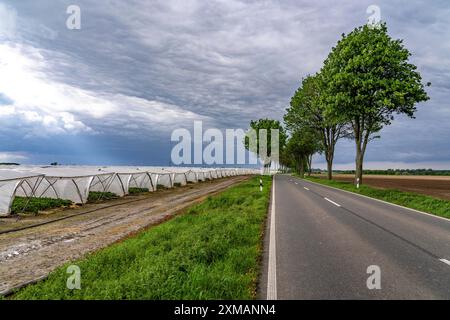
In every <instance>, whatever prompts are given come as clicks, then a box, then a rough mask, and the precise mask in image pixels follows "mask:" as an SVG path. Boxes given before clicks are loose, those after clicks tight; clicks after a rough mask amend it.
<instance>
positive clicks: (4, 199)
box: [0, 169, 44, 216]
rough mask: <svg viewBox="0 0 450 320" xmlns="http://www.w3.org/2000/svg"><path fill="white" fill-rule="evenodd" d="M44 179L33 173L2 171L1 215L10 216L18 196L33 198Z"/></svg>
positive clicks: (0, 191) (0, 184) (0, 172)
mask: <svg viewBox="0 0 450 320" xmlns="http://www.w3.org/2000/svg"><path fill="white" fill-rule="evenodd" d="M43 178H44V175H42V174H36V173H33V172H27V171H19V170H13V169H11V170H9V169H6V170H5V169H0V215H1V216H4V215H9V214H10V212H11V205H12V202H13V200H14V197H15V196H16V194H17V195H19V194H23V195H24V196H26V197H33V196H34V194H35V191H36V189H37V187H38V186H39V185H40V183H41V181H42V179H43ZM25 190H29V191H28V192H25Z"/></svg>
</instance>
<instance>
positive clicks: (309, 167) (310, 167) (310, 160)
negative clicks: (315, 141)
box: [308, 154, 313, 177]
mask: <svg viewBox="0 0 450 320" xmlns="http://www.w3.org/2000/svg"><path fill="white" fill-rule="evenodd" d="M312 157H313V155H312V154H310V155H309V156H308V177H310V176H311V173H312Z"/></svg>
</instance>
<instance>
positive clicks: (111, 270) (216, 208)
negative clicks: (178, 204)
mask: <svg viewBox="0 0 450 320" xmlns="http://www.w3.org/2000/svg"><path fill="white" fill-rule="evenodd" d="M261 178H262V179H263V181H264V190H263V192H260V191H259V179H260V177H255V178H253V179H251V180H249V181H246V182H243V183H241V184H239V185H238V186H235V187H232V188H230V189H228V190H226V191H224V192H223V193H221V194H219V195H216V196H212V197H209V198H208V199H207V200H206V201H204V202H203V203H201V204H199V205H196V206H193V207H191V208H190V209H189V210H188V212H187V213H185V214H183V215H180V216H178V217H176V218H173V219H172V220H170V221H168V222H165V223H163V224H161V225H158V226H155V227H153V228H151V229H149V230H147V231H145V232H143V233H141V234H139V235H138V236H136V237H134V238H131V239H128V240H125V241H123V242H121V243H118V244H115V245H113V246H110V247H108V248H105V249H103V250H100V251H98V252H96V253H95V254H92V255H90V256H88V257H87V258H85V259H82V260H78V261H75V262H71V263H69V264H67V265H65V266H62V267H60V268H58V269H57V270H56V271H54V272H52V273H51V274H50V275H49V277H48V278H47V280H45V281H42V282H39V283H37V284H35V285H30V286H28V287H25V288H24V289H22V290H19V291H18V292H17V293H16V294H15V295H14V296H13V297H12V298H13V299H252V298H255V292H256V284H257V279H258V274H259V260H260V258H261V253H262V238H261V235H262V231H263V226H264V222H265V219H266V214H267V210H268V202H269V201H268V200H269V195H270V186H271V177H266V176H264V177H261ZM71 264H76V265H78V266H79V267H80V269H81V290H69V289H67V288H66V281H67V277H68V274H67V273H66V268H67V266H68V265H71Z"/></svg>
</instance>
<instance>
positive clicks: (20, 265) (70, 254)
mask: <svg viewBox="0 0 450 320" xmlns="http://www.w3.org/2000/svg"><path fill="white" fill-rule="evenodd" d="M247 179H249V177H247V176H238V177H230V178H224V179H217V180H214V181H210V182H205V183H198V184H192V185H187V186H184V187H180V188H176V189H166V190H159V191H157V192H152V193H141V194H138V195H133V196H129V197H123V198H117V199H113V200H110V201H104V202H100V203H88V204H86V205H84V206H80V207H76V208H72V209H60V210H56V211H55V212H53V213H52V214H40V215H37V216H34V215H30V216H25V217H22V218H21V219H19V220H17V219H11V218H2V219H0V294H2V293H3V294H4V293H6V292H8V291H10V290H11V289H13V288H17V287H21V286H23V285H24V284H26V283H29V282H33V281H35V280H37V279H40V278H42V277H45V276H46V275H47V274H48V273H49V272H51V271H52V270H54V269H55V268H56V267H58V266H60V265H62V264H64V263H66V262H68V261H72V260H74V259H79V258H81V257H83V256H85V255H86V254H88V253H92V252H94V251H97V250H99V249H102V248H104V247H106V246H108V245H111V244H112V243H115V242H117V241H120V240H121V239H123V238H127V237H129V236H131V235H134V234H136V233H138V232H140V231H141V230H143V229H145V228H147V227H149V226H152V225H155V224H158V223H161V222H164V221H166V220H168V219H170V218H172V217H173V216H175V215H176V214H178V213H179V212H180V211H181V210H184V209H185V208H187V207H188V206H191V205H194V204H196V203H199V202H201V201H203V200H205V199H206V197H208V196H210V195H212V194H215V193H218V192H221V191H223V190H225V189H227V188H229V187H231V186H233V185H235V184H237V183H239V182H242V181H244V180H247Z"/></svg>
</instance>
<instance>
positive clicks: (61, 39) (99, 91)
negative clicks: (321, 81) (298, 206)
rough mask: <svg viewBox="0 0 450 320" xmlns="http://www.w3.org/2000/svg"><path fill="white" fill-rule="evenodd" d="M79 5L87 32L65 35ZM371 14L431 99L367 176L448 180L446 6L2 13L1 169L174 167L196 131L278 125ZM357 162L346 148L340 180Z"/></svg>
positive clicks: (2, 5) (177, 6) (93, 7)
mask: <svg viewBox="0 0 450 320" xmlns="http://www.w3.org/2000/svg"><path fill="white" fill-rule="evenodd" d="M72 4H75V5H78V6H79V7H80V9H81V29H80V30H70V29H68V28H67V27H66V20H67V18H68V17H69V15H68V14H67V13H66V10H67V7H68V6H69V5H72ZM370 5H377V6H378V7H379V8H380V10H381V19H382V20H384V21H386V22H387V24H388V28H389V32H390V34H391V35H392V36H393V37H395V38H402V39H404V40H405V44H406V46H407V47H408V48H409V49H410V51H411V52H412V53H413V57H412V61H413V62H414V63H415V64H416V65H417V66H418V68H419V70H420V72H421V73H422V76H423V79H424V82H425V81H431V82H432V87H431V88H430V89H429V95H430V97H431V100H430V101H428V102H426V103H424V104H421V105H419V107H418V109H419V111H418V113H417V118H416V119H415V120H410V119H405V118H401V117H399V118H397V119H396V121H395V122H394V123H393V125H392V126H390V127H389V128H386V129H384V130H383V131H382V138H381V139H380V140H378V141H375V142H372V143H371V145H369V147H368V151H367V156H366V160H367V162H368V166H369V167H411V168H415V167H434V168H447V169H450V2H449V1H448V0H441V1H439V0H432V1H415V0H405V1H378V2H374V1H354V0H352V1H339V2H337V1H301V0H289V1H282V0H270V1H266V0H258V1H238V0H220V1H210V0H208V1H206V0H177V1H169V0H161V1H151V0H149V1H144V0H128V1H120V0H99V1H94V0H90V1H87V0H70V1H63V0H59V1H57V0H21V1H17V0H11V1H9V0H0V162H5V161H17V162H21V163H37V164H47V163H49V162H53V161H57V162H60V163H66V164H71V163H79V164H155V165H156V164H159V165H169V164H170V150H171V148H172V146H173V143H171V141H170V135H171V132H172V130H174V129H176V128H180V127H185V128H188V129H191V128H192V127H193V121H194V120H202V121H203V126H204V127H205V128H212V127H215V128H220V129H224V128H244V129H245V128H247V126H248V123H249V121H250V120H251V119H255V118H261V117H270V118H277V119H282V116H283V113H284V110H285V108H286V107H287V106H288V104H289V101H290V97H291V96H292V94H293V92H294V91H295V89H296V88H297V87H298V86H299V83H300V80H301V78H302V77H304V76H306V75H307V74H310V73H314V72H316V71H317V70H319V69H320V67H321V65H322V62H323V60H324V59H325V57H326V56H327V54H328V52H329V50H330V49H331V47H332V46H333V45H335V43H336V42H337V40H338V39H339V37H340V35H341V34H342V33H348V32H349V31H351V30H352V29H353V28H354V27H356V26H359V25H362V24H364V23H366V21H367V18H368V17H369V16H370V14H369V13H367V8H368V7H369V6H370ZM353 159H354V145H353V142H351V141H342V142H340V143H339V145H338V150H337V154H336V164H337V168H346V167H351V166H352V165H351V164H352V162H353ZM321 162H323V159H321V158H320V157H318V158H317V159H316V165H315V166H316V167H318V166H321Z"/></svg>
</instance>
